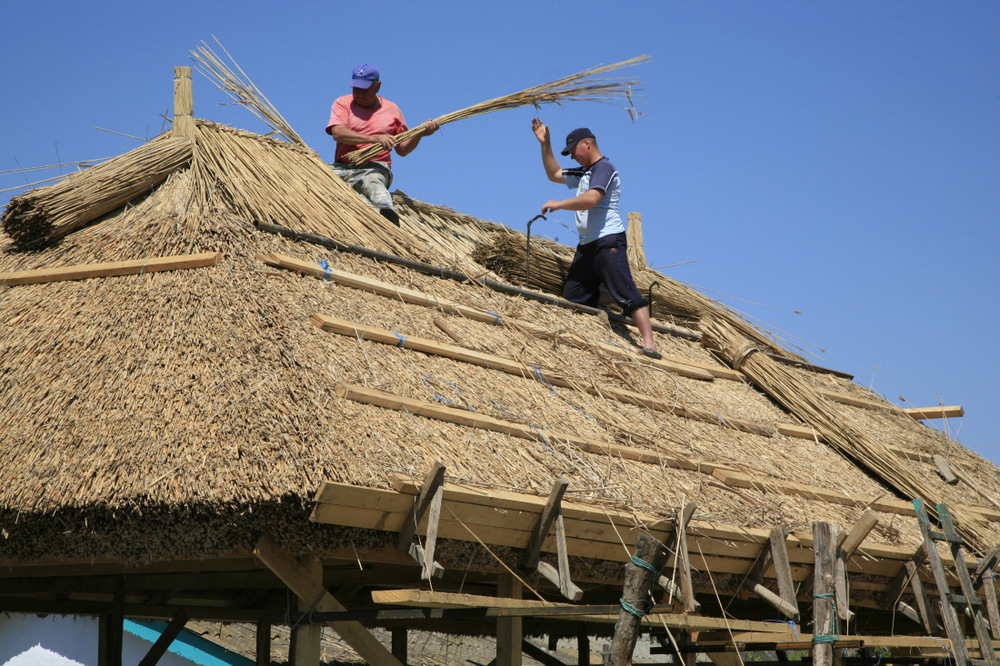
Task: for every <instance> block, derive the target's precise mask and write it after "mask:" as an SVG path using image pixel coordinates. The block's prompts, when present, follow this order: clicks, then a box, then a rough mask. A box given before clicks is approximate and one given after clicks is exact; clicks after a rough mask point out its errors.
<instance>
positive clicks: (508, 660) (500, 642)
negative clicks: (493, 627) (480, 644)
mask: <svg viewBox="0 0 1000 666" xmlns="http://www.w3.org/2000/svg"><path fill="white" fill-rule="evenodd" d="M522 588H523V585H522V584H521V581H520V580H518V579H517V578H515V577H514V576H513V575H512V574H509V573H503V574H500V575H499V577H498V580H497V596H498V597H504V598H507V599H520V598H521V594H522ZM521 625H522V619H521V618H520V617H500V618H497V658H496V666H521V641H522V640H524V637H523V635H522V633H521Z"/></svg>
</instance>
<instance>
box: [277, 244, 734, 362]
mask: <svg viewBox="0 0 1000 666" xmlns="http://www.w3.org/2000/svg"><path fill="white" fill-rule="evenodd" d="M258 258H259V259H260V260H261V261H263V262H264V263H265V264H267V265H268V266H276V267H278V268H285V269H288V270H294V271H296V272H298V273H302V274H303V275H309V276H312V277H316V278H320V279H323V280H329V281H330V282H334V283H336V284H339V285H342V286H345V287H351V288H353V289H358V290H361V291H367V292H369V293H373V294H378V295H379V296H384V297H386V298H391V299H393V300H398V301H402V302H404V303H409V304H410V305H419V306H423V307H428V308H432V309H434V310H437V311H439V312H444V313H447V314H453V315H457V316H460V317H464V318H466V319H471V320H473V321H478V322H482V323H486V324H492V325H495V326H499V325H509V326H510V327H511V328H513V329H516V330H521V331H524V332H526V333H528V334H529V335H535V336H550V335H551V332H550V331H548V330H546V329H543V328H542V327H540V326H536V325H534V324H532V323H531V322H528V321H525V320H523V319H515V318H508V317H503V316H501V315H500V314H497V313H496V312H491V311H488V310H482V309H480V308H473V307H469V306H467V305H461V304H459V303H454V302H451V301H447V300H444V299H440V298H437V297H435V296H431V295H429V294H425V293H423V292H420V291H417V290H415V289H408V288H406V287H400V286H397V285H393V284H389V283H387V282H382V281H380V280H375V279H372V278H366V277H364V276H361V275H357V274H354V273H347V272H345V271H340V270H337V269H333V268H324V267H322V266H320V265H319V264H315V263H312V262H308V261H301V260H299V259H295V258H293V257H289V256H286V255H283V254H279V253H276V252H272V253H271V254H269V255H267V256H259V257H258ZM559 339H560V340H561V341H563V342H566V343H567V344H570V345H573V346H576V347H581V348H586V347H590V348H595V349H600V350H601V351H603V352H606V353H609V354H612V355H614V356H617V357H625V358H629V359H631V360H634V361H635V362H637V363H641V364H644V365H652V366H655V367H657V368H661V369H663V370H666V371H668V372H673V373H675V374H683V375H685V376H688V377H691V378H695V379H702V380H706V381H711V380H712V379H713V374H712V373H711V372H709V371H707V370H705V369H704V368H702V367H699V366H697V365H694V364H691V363H688V362H687V360H686V359H678V358H672V357H670V356H667V355H664V357H663V358H662V359H652V358H648V357H646V356H642V355H641V354H639V350H638V349H636V350H635V351H630V350H628V349H624V348H622V347H617V346H615V345H609V344H605V343H600V342H592V341H590V340H586V339H585V338H583V337H581V336H578V335H575V334H560V335H559ZM720 367H721V366H720Z"/></svg>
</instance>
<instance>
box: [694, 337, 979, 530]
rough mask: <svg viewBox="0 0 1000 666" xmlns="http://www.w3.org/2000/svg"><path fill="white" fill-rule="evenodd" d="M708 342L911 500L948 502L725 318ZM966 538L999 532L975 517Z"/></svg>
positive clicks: (832, 442)
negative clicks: (980, 523) (981, 525)
mask: <svg viewBox="0 0 1000 666" xmlns="http://www.w3.org/2000/svg"><path fill="white" fill-rule="evenodd" d="M702 343H703V344H704V345H705V346H706V347H708V348H710V349H714V350H715V351H716V352H718V354H719V356H720V357H722V359H723V360H725V361H726V362H727V363H728V364H729V365H731V366H732V367H733V368H734V369H735V370H739V371H740V372H742V373H743V374H745V375H746V376H747V378H748V379H750V381H752V382H753V383H754V384H755V385H756V386H757V387H758V388H759V389H761V390H762V391H764V392H765V393H767V394H768V395H769V396H771V398H773V399H774V400H775V401H776V402H777V403H778V404H780V405H781V406H782V407H784V408H785V409H786V410H787V411H789V412H790V413H792V414H794V415H796V416H798V417H799V418H800V419H802V420H803V421H804V422H806V423H808V424H809V425H811V426H812V427H813V428H815V429H816V430H817V431H818V432H819V433H820V435H821V436H822V438H823V439H824V440H825V441H826V442H827V443H829V444H830V445H831V446H833V447H834V448H835V449H836V450H838V451H840V452H841V453H843V454H844V455H846V456H847V457H849V458H850V459H851V460H854V461H856V462H857V463H858V464H860V465H861V466H863V467H864V468H867V470H868V471H869V472H871V473H872V474H873V475H874V476H875V477H876V478H878V479H881V480H882V481H883V482H884V483H885V484H886V485H888V486H889V487H890V488H892V489H894V490H895V491H896V492H899V493H901V494H902V495H903V496H904V497H906V498H908V499H915V498H920V499H923V500H925V501H927V502H929V503H931V505H932V506H933V504H934V503H936V502H941V501H945V499H946V498H943V497H938V496H937V495H938V493H936V492H935V491H934V489H933V488H932V487H931V486H930V485H928V484H927V483H926V482H925V481H924V479H923V478H922V477H921V474H922V472H919V471H918V472H917V473H914V471H913V468H911V467H910V466H908V465H904V464H900V461H899V456H897V455H895V454H894V453H893V452H892V451H890V450H889V449H888V448H887V447H886V445H885V444H883V443H882V442H880V441H879V440H877V439H875V438H874V437H871V436H869V435H868V434H866V433H865V432H863V431H859V430H857V429H855V428H853V427H851V426H850V425H849V424H848V421H847V419H846V418H845V416H844V415H843V414H842V413H841V411H840V408H839V407H838V406H837V405H836V404H834V403H833V402H831V401H830V400H827V399H826V398H825V397H823V396H822V395H820V394H819V393H818V392H817V391H816V390H815V389H813V388H812V387H811V386H809V385H808V384H806V383H805V382H803V381H801V380H800V379H798V378H797V377H795V375H794V374H793V373H792V372H791V371H790V370H789V369H788V368H787V367H786V366H784V365H782V364H781V363H778V362H777V361H775V360H773V359H771V358H770V357H768V356H767V354H761V353H755V352H759V351H761V349H760V348H759V347H758V346H757V345H756V344H754V343H753V342H751V341H749V340H747V339H746V338H745V337H744V336H742V335H740V333H739V332H738V331H737V330H735V329H734V328H733V327H732V326H731V325H729V324H728V323H726V322H724V321H722V320H721V319H719V318H709V319H707V320H706V321H705V322H704V324H703V326H702ZM958 530H959V532H960V533H961V534H962V537H963V538H964V539H965V540H966V542H968V543H969V544H970V545H972V546H973V547H976V548H986V547H989V546H991V545H992V544H991V543H990V541H991V540H992V539H993V535H992V534H990V532H989V531H988V530H986V529H983V528H982V527H980V526H978V525H977V524H976V523H975V522H973V521H963V522H962V523H960V524H959V525H958Z"/></svg>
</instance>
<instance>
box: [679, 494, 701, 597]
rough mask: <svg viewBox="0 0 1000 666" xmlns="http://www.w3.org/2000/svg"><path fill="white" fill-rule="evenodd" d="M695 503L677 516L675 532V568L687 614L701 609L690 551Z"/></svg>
mask: <svg viewBox="0 0 1000 666" xmlns="http://www.w3.org/2000/svg"><path fill="white" fill-rule="evenodd" d="M697 508H698V507H697V505H695V503H694V502H689V503H687V504H685V505H684V506H683V507H682V508H681V510H680V511H679V512H678V514H677V522H676V524H675V525H674V531H675V534H676V536H677V550H676V556H675V564H674V566H675V568H676V569H678V570H679V572H678V575H679V577H680V587H681V597H682V598H681V601H682V603H683V604H684V612H685V613H697V612H698V610H699V609H700V607H701V604H699V603H698V600H697V599H695V598H694V585H693V584H692V583H691V557H690V555H689V551H688V535H687V531H688V525H690V524H691V518H692V517H693V516H694V512H695V511H696V510H697Z"/></svg>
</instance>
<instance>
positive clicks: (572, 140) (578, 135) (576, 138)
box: [562, 127, 596, 155]
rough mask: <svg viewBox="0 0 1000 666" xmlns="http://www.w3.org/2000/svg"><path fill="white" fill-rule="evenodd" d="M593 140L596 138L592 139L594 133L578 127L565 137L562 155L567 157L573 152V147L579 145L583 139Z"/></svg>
mask: <svg viewBox="0 0 1000 666" xmlns="http://www.w3.org/2000/svg"><path fill="white" fill-rule="evenodd" d="M593 138H596V137H594V133H593V132H591V131H590V130H589V129H587V128H586V127H580V128H577V129H575V130H573V131H572V132H570V133H569V134H567V135H566V147H565V148H563V149H562V154H563V155H569V154H570V153H572V152H573V146H575V145H576V144H578V143H580V142H581V141H583V140H584V139H593Z"/></svg>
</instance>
